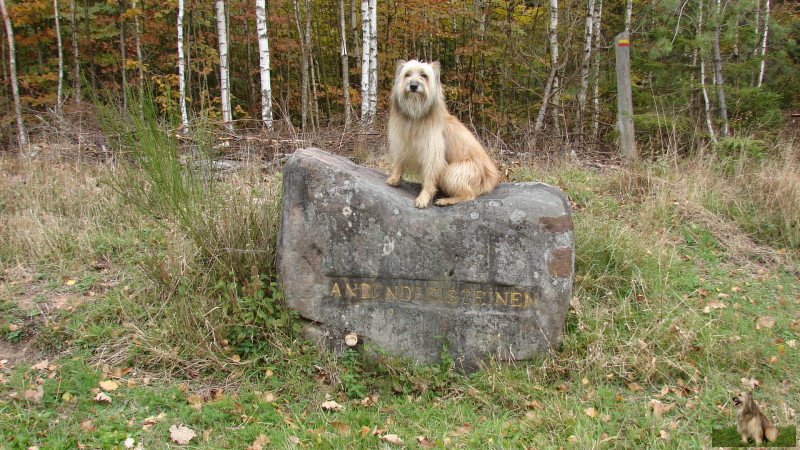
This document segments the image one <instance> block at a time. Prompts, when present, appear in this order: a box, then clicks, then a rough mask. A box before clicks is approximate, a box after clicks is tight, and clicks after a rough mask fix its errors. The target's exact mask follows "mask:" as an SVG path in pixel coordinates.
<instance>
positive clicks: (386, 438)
mask: <svg viewBox="0 0 800 450" xmlns="http://www.w3.org/2000/svg"><path fill="white" fill-rule="evenodd" d="M378 439H380V440H382V441H383V442H388V443H389V444H395V445H403V440H402V439H400V436H398V435H396V434H384V435H383V436H381V437H379V438H378Z"/></svg>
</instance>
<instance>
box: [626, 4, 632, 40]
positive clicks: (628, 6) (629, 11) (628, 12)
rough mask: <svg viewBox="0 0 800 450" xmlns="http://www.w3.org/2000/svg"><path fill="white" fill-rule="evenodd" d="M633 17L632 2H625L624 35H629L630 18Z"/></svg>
mask: <svg viewBox="0 0 800 450" xmlns="http://www.w3.org/2000/svg"><path fill="white" fill-rule="evenodd" d="M632 15H633V0H626V1H625V33H627V34H628V36H630V35H631V16H632Z"/></svg>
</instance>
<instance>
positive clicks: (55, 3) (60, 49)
mask: <svg viewBox="0 0 800 450" xmlns="http://www.w3.org/2000/svg"><path fill="white" fill-rule="evenodd" d="M53 13H54V17H55V19H56V45H58V93H57V94H56V111H57V112H59V113H60V112H61V103H62V102H63V101H64V47H63V45H62V43H61V13H60V11H59V9H58V0H53Z"/></svg>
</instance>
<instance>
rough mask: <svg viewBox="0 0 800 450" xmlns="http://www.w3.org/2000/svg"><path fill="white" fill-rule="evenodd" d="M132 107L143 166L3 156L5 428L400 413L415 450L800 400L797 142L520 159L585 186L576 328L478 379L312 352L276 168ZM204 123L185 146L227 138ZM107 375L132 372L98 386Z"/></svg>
mask: <svg viewBox="0 0 800 450" xmlns="http://www.w3.org/2000/svg"><path fill="white" fill-rule="evenodd" d="M108 120H109V121H110V124H111V125H114V126H118V127H121V125H120V122H119V120H118V118H117V119H115V118H114V117H113V116H112V117H110V118H109V119H108ZM126 123H127V125H125V126H124V127H121V128H118V129H117V131H116V132H117V134H119V135H121V136H124V135H128V136H129V139H130V142H140V143H144V144H145V145H144V146H142V147H140V150H141V152H134V153H132V154H129V156H128V157H127V160H128V161H130V162H131V164H130V165H120V166H102V165H96V164H80V165H75V164H53V163H43V162H36V161H34V162H30V161H22V160H17V159H13V158H10V159H4V160H0V172H2V175H1V176H0V270H2V272H0V277H2V279H1V280H0V281H2V284H0V354H1V355H3V358H7V359H8V362H6V363H4V364H3V365H1V366H0V447H2V448H27V447H29V446H34V445H35V446H39V447H40V448H75V447H77V446H79V445H83V446H87V447H88V448H121V447H122V444H123V442H124V441H125V440H126V439H128V438H132V439H134V440H135V442H137V443H142V445H143V446H144V448H165V447H168V446H169V445H170V439H169V428H170V427H171V426H173V425H180V424H185V425H187V426H188V427H190V428H191V429H193V430H194V431H195V432H197V435H198V436H197V437H196V438H194V439H193V440H192V441H191V445H190V446H193V447H194V448H209V449H211V448H246V447H248V446H250V445H251V444H253V442H254V441H256V439H257V438H258V437H259V435H261V434H264V435H265V437H266V438H267V439H268V440H269V442H270V444H269V445H267V446H264V448H267V447H270V446H272V447H278V448H281V447H287V446H290V445H292V442H297V443H299V445H301V446H305V447H321V448H374V447H379V446H382V445H384V446H389V445H390V444H388V443H386V442H384V441H382V440H381V437H382V436H386V435H387V434H396V435H398V436H399V437H400V438H402V439H403V441H404V445H406V446H408V447H411V448H415V447H426V446H428V443H430V445H432V446H434V447H437V448H442V447H447V448H450V447H461V448H473V447H477V446H484V447H485V446H489V447H492V448H495V447H497V448H521V447H535V448H539V447H548V448H550V447H573V448H587V447H624V448H645V447H646V448H651V447H655V448H662V447H667V448H673V447H675V448H685V447H707V446H710V445H711V444H712V435H711V431H710V430H712V428H719V427H725V426H729V425H730V424H733V421H734V415H735V412H734V410H733V407H732V405H731V404H730V402H729V400H728V399H729V398H730V396H731V392H734V391H737V390H741V389H742V385H743V383H744V382H746V383H755V381H754V380H757V381H758V383H759V385H760V387H758V392H757V395H756V399H757V401H758V402H759V404H760V405H761V406H762V410H763V411H764V412H765V413H766V414H767V415H768V417H770V418H771V419H772V420H773V421H774V422H775V423H776V424H780V425H790V424H792V423H793V422H794V421H795V420H796V419H795V418H794V413H793V411H797V410H798V409H800V394H799V393H800V389H798V386H797V381H796V374H797V373H800V354H799V353H798V352H799V351H800V350H799V349H797V342H798V340H800V322H798V319H796V317H798V316H800V314H798V313H800V283H798V273H800V270H798V265H797V261H798V250H800V249H799V248H798V241H797V240H796V237H797V236H796V234H794V233H796V231H797V230H796V217H794V218H792V212H793V211H795V210H794V209H792V208H795V206H793V205H796V204H797V201H798V199H800V194H799V193H797V192H794V191H793V190H792V189H791V186H796V184H794V185H793V184H792V183H796V182H797V178H798V177H797V173H800V171H796V172H794V174H792V173H790V172H789V171H785V170H783V169H782V168H783V167H791V165H792V164H796V163H797V161H796V160H794V159H791V158H793V156H791V155H792V153H791V152H784V153H780V152H778V153H777V154H775V155H773V156H770V157H769V158H767V159H762V160H758V161H745V162H737V163H736V164H738V166H736V167H738V168H737V169H736V170H734V171H732V170H731V168H730V164H729V162H728V161H723V162H714V161H706V162H702V163H700V164H698V163H697V162H696V161H677V162H676V161H667V162H659V163H650V164H647V165H643V166H642V167H638V168H633V169H625V170H621V169H620V170H614V169H606V170H603V171H594V170H589V169H583V168H579V167H576V166H552V167H541V166H535V165H531V166H525V167H522V168H520V169H518V170H516V171H515V172H514V173H512V174H511V177H512V178H513V179H515V180H544V181H547V182H549V183H552V184H555V185H558V186H560V187H562V189H564V190H565V191H566V192H567V193H568V195H569V196H570V198H571V200H572V201H573V203H574V209H575V226H576V231H575V236H576V241H577V261H576V269H577V275H576V280H575V292H574V299H573V301H572V304H571V308H570V312H569V315H568V317H567V334H566V336H565V340H564V345H563V346H562V348H561V349H559V350H558V351H556V352H553V353H551V354H548V355H542V356H541V357H540V358H539V359H536V360H532V361H527V362H520V363H518V364H515V365H511V366H509V365H504V364H498V363H494V362H490V363H488V364H487V365H486V367H485V368H484V369H483V370H481V371H479V372H477V373H475V374H472V375H470V376H464V375H460V374H457V373H454V372H453V371H452V369H451V367H450V365H449V364H448V361H447V359H446V358H445V359H443V361H442V363H441V364H438V365H435V366H431V367H418V366H414V365H412V364H408V363H406V362H403V361H398V360H394V359H391V358H386V357H379V358H378V359H365V358H362V357H361V356H360V355H358V354H354V353H348V354H345V355H341V356H334V355H330V354H326V353H320V352H318V351H317V350H316V349H314V348H313V347H312V346H310V345H309V343H308V342H306V341H304V340H303V339H302V338H301V337H300V336H299V335H298V333H297V329H296V328H295V326H294V321H293V320H292V317H291V314H289V313H288V312H287V311H286V310H285V309H284V308H282V298H281V295H280V291H279V290H278V289H276V286H275V285H274V284H273V282H274V266H273V265H272V260H273V258H274V248H275V232H276V229H277V228H276V227H277V220H278V219H277V211H278V205H279V202H280V181H281V179H280V174H272V173H268V174H264V173H261V172H259V171H258V170H242V171H239V172H236V173H232V174H227V175H224V176H222V177H210V176H209V174H208V173H204V171H203V170H202V166H200V169H198V168H197V167H194V166H192V165H187V164H184V163H183V162H182V161H183V160H182V155H184V154H185V153H186V152H187V150H186V149H185V148H181V146H180V145H178V143H177V142H174V141H171V140H170V138H169V137H168V136H166V135H164V136H162V135H159V133H160V131H159V130H160V125H159V124H157V123H153V122H148V121H147V120H146V119H142V120H141V121H140V122H136V121H133V120H132V121H128V122H126ZM162 134H163V133H162ZM121 141H122V142H124V139H122V140H121ZM202 141H203V140H200V141H199V142H200V144H198V145H197V146H193V147H192V148H190V149H189V150H188V152H190V153H192V154H194V155H206V156H209V157H210V156H213V149H211V148H210V146H206V145H205V144H203V143H202ZM156 144H157V145H156ZM128 145H130V144H128ZM787 145H789V144H787ZM133 148H134V149H135V148H136V147H133ZM156 148H158V149H160V152H155V151H153V150H154V149H156ZM123 150H131V148H128V147H122V148H120V149H117V151H123ZM148 152H149V153H148ZM794 153H797V152H796V148H795V149H794ZM722 166H724V167H722ZM720 167H721V168H720ZM129 186H136V188H135V189H127V188H126V187H129ZM787 186H788V187H787ZM765 211H766V212H771V213H770V214H763V213H764V212H765ZM3 358H0V359H3ZM43 359H48V360H49V361H48V364H46V365H45V367H43V368H32V366H34V364H36V363H38V362H40V361H41V360H43ZM106 380H114V381H115V382H116V383H117V384H118V386H119V387H118V388H117V389H116V390H113V391H107V392H108V394H109V396H111V398H112V402H111V403H110V404H105V403H98V402H97V401H95V400H94V397H95V395H96V393H97V390H98V389H100V385H99V383H100V382H101V381H106ZM39 386H41V388H42V397H41V399H38V398H37V396H36V395H35V394H36V393H37V392H38V391H37V389H38V387H39ZM26 392H27V393H28V396H27V397H26ZM328 400H334V401H336V402H338V403H339V404H340V405H342V409H341V410H340V411H325V410H323V408H322V406H321V405H322V403H323V402H325V401H328ZM162 413H163V416H160V418H158V419H157V420H155V422H154V423H152V424H150V425H148V426H146V427H145V428H147V429H143V426H144V425H145V421H146V419H147V418H148V417H159V415H160V414H162ZM87 421H89V422H87ZM148 422H150V421H149V420H148ZM420 436H421V437H424V440H422V441H421V442H418V441H417V438H418V437H420ZM737 441H738V438H737Z"/></svg>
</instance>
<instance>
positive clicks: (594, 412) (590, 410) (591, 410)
mask: <svg viewBox="0 0 800 450" xmlns="http://www.w3.org/2000/svg"><path fill="white" fill-rule="evenodd" d="M583 412H585V413H586V415H587V416H589V417H595V416H597V410H595V409H594V408H586V409H584V410H583Z"/></svg>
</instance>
